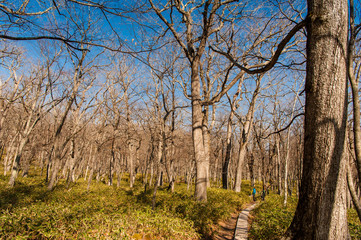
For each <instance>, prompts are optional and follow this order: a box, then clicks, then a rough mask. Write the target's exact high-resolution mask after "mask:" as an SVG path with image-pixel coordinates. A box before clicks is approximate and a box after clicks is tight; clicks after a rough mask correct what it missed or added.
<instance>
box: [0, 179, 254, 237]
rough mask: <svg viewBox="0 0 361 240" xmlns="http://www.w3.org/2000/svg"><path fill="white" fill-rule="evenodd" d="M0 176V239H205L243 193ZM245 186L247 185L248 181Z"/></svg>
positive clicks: (239, 204)
mask: <svg viewBox="0 0 361 240" xmlns="http://www.w3.org/2000/svg"><path fill="white" fill-rule="evenodd" d="M7 182H8V177H4V176H2V177H0V189H1V190H0V239H179V240H182V239H203V238H205V237H206V236H209V235H211V234H212V232H213V230H214V225H215V224H217V223H218V222H219V221H220V220H223V219H225V218H227V217H228V216H229V215H230V214H231V213H232V212H233V211H234V210H235V209H240V208H241V207H242V205H244V204H245V203H246V202H247V201H249V198H248V196H247V194H244V193H235V192H233V191H230V190H228V191H227V190H223V189H215V188H211V189H209V190H208V202H207V203H197V202H195V201H194V197H193V192H194V191H193V189H191V190H189V191H188V190H187V186H186V185H185V184H177V185H176V188H175V192H174V193H171V192H169V191H167V189H166V188H165V187H164V188H163V187H160V188H159V189H158V192H157V197H156V207H155V209H154V210H152V209H151V206H152V198H153V189H150V190H148V191H146V192H144V190H143V187H142V186H141V184H137V185H136V186H135V187H134V188H133V189H130V188H129V187H128V184H127V183H126V182H124V181H122V183H121V186H120V187H119V188H117V187H115V186H108V185H106V184H104V183H102V182H95V181H94V182H92V185H91V187H90V189H89V191H87V190H86V189H87V182H85V181H84V180H83V179H79V180H78V182H77V183H72V184H71V185H70V187H69V188H66V186H67V184H66V183H65V182H64V181H63V180H61V181H60V182H59V184H58V185H57V187H56V188H55V189H54V190H53V191H47V189H46V187H47V186H46V184H45V182H44V177H39V176H34V175H29V177H27V178H21V177H19V178H18V179H17V182H16V185H15V187H14V188H9V187H7ZM245 190H247V191H250V190H249V189H248V188H247V187H245Z"/></svg>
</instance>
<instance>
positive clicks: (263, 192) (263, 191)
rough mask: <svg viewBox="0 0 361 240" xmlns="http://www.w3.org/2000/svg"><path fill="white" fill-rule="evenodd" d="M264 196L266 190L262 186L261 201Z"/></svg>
mask: <svg viewBox="0 0 361 240" xmlns="http://www.w3.org/2000/svg"><path fill="white" fill-rule="evenodd" d="M265 197H266V190H264V188H263V190H262V194H261V199H262V201H264V199H265Z"/></svg>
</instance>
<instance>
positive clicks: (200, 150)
mask: <svg viewBox="0 0 361 240" xmlns="http://www.w3.org/2000/svg"><path fill="white" fill-rule="evenodd" d="M199 63H200V59H199V56H198V55H197V56H195V58H194V60H193V62H192V66H191V67H192V74H191V85H192V93H191V95H192V138H193V147H194V157H195V161H196V185H195V192H194V197H195V199H196V200H197V201H207V181H208V166H209V162H208V161H207V158H206V156H205V149H204V139H203V113H202V104H201V95H200V90H201V85H200V79H199V74H198V73H199Z"/></svg>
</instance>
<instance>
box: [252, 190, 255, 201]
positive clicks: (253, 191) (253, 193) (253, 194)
mask: <svg viewBox="0 0 361 240" xmlns="http://www.w3.org/2000/svg"><path fill="white" fill-rule="evenodd" d="M252 196H253V201H256V188H255V187H253V190H252Z"/></svg>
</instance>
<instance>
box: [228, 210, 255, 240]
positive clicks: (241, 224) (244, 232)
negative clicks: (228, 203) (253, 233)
mask: <svg viewBox="0 0 361 240" xmlns="http://www.w3.org/2000/svg"><path fill="white" fill-rule="evenodd" d="M255 206H256V204H255V203H254V204H252V205H251V206H249V207H248V208H246V209H244V210H243V211H242V212H241V213H240V214H239V216H238V220H237V225H236V229H235V231H234V238H233V239H234V240H246V239H247V238H248V216H249V212H250V211H252V209H253V208H254V207H255Z"/></svg>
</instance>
